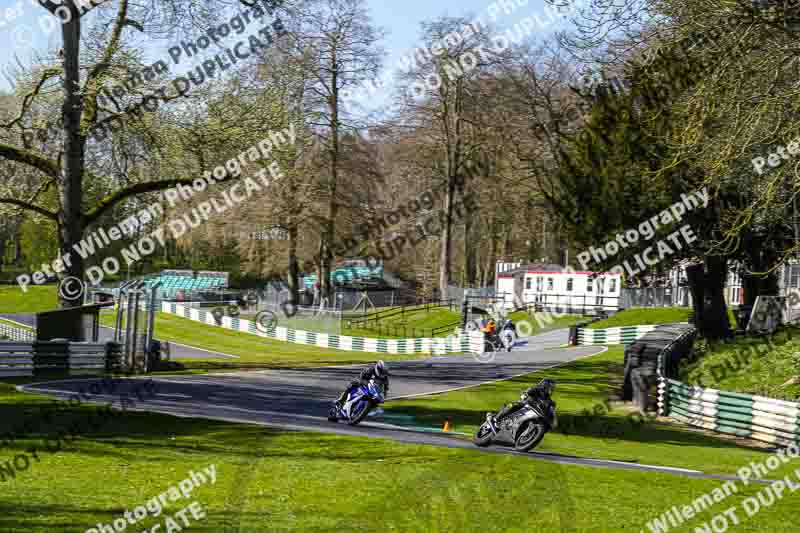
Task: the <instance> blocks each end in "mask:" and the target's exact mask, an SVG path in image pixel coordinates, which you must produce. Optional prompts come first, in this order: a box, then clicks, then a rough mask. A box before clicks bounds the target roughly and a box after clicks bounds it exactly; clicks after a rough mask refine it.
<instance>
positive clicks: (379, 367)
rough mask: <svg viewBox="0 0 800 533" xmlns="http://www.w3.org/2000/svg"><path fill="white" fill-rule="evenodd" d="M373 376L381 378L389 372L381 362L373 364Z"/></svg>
mask: <svg viewBox="0 0 800 533" xmlns="http://www.w3.org/2000/svg"><path fill="white" fill-rule="evenodd" d="M375 375H376V376H378V377H381V378H384V377H386V376H388V375H389V371H388V370H387V369H386V363H384V362H383V361H378V362H377V363H375Z"/></svg>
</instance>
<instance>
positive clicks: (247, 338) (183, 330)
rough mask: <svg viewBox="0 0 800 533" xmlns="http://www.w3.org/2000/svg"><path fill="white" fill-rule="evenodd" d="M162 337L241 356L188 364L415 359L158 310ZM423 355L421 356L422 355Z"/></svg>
mask: <svg viewBox="0 0 800 533" xmlns="http://www.w3.org/2000/svg"><path fill="white" fill-rule="evenodd" d="M101 322H102V323H103V324H104V325H106V326H113V324H114V318H113V316H111V315H101ZM155 335H156V337H157V338H158V339H161V340H165V341H171V342H177V343H181V344H186V345H188V346H194V347H197V348H202V349H204V350H209V351H212V352H218V353H223V354H228V355H236V356H238V357H239V358H238V359H236V360H232V359H230V358H220V359H211V360H209V359H199V360H190V359H180V360H177V362H178V363H180V364H181V365H183V367H185V368H205V367H207V366H209V362H211V363H213V364H212V365H211V366H213V367H235V368H241V367H258V366H264V367H275V368H278V367H305V366H320V365H332V364H358V363H365V362H372V361H375V360H377V359H384V360H386V361H392V360H404V359H413V358H414V355H407V354H403V355H400V354H378V353H371V352H348V351H344V350H332V349H328V348H319V347H316V346H307V345H304V344H294V343H290V342H283V341H277V340H273V339H265V338H263V337H258V336H256V335H252V334H250V333H243V332H241V331H232V330H229V329H224V328H221V327H215V326H210V325H204V324H201V323H199V322H194V321H192V320H189V319H188V318H183V317H179V316H175V315H171V314H169V313H158V314H157V315H156V322H155ZM420 357H421V356H420Z"/></svg>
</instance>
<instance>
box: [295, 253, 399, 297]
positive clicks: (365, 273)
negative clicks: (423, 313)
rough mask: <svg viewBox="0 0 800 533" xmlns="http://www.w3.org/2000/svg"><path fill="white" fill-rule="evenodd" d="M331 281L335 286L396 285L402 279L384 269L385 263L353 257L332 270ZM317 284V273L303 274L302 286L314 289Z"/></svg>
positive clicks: (310, 289)
mask: <svg viewBox="0 0 800 533" xmlns="http://www.w3.org/2000/svg"><path fill="white" fill-rule="evenodd" d="M331 282H332V283H333V284H334V285H335V286H353V285H363V286H372V287H387V286H388V287H394V286H398V284H401V283H402V281H401V280H399V279H395V276H392V275H391V274H389V273H388V272H386V271H385V270H384V269H383V264H378V265H368V264H367V261H366V260H363V259H351V260H348V261H344V262H342V263H341V264H340V265H339V266H338V267H337V268H336V269H335V270H333V271H332V272H331ZM316 284H317V273H316V272H308V273H305V274H304V275H303V282H302V286H303V287H305V289H306V290H309V291H313V290H314V287H315V286H316Z"/></svg>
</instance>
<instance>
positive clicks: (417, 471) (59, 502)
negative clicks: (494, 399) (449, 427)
mask: <svg viewBox="0 0 800 533" xmlns="http://www.w3.org/2000/svg"><path fill="white" fill-rule="evenodd" d="M43 401H44V399H43V398H41V397H38V396H34V395H27V394H21V393H17V392H16V391H14V390H13V389H11V388H10V387H7V386H0V412H1V413H2V416H0V421H2V422H0V432H5V431H7V430H8V429H9V428H11V427H13V426H14V424H15V423H17V422H19V421H20V418H21V417H31V416H34V413H35V410H36V406H37V404H40V403H41V402H43ZM90 411H97V408H95V407H90V406H77V407H66V408H65V410H64V411H63V413H62V414H61V415H60V416H59V417H58V418H56V419H55V420H54V421H53V422H51V423H49V424H43V423H41V424H40V423H36V424H34V425H33V427H32V428H31V431H30V433H29V434H28V435H27V436H24V437H23V436H20V437H19V438H18V439H17V440H16V441H15V442H14V443H13V444H11V445H8V444H7V443H3V446H2V447H0V464H4V463H5V462H6V461H10V460H13V458H14V457H15V456H17V455H19V454H25V453H28V452H27V451H26V450H29V449H31V448H33V447H38V449H40V450H41V449H43V448H44V443H43V439H45V438H46V437H48V436H54V435H55V434H56V433H57V431H58V429H64V428H68V427H70V426H73V425H75V424H77V426H75V427H80V425H81V421H82V420H85V419H86V417H87V415H88V412H90ZM548 438H549V437H548ZM212 464H213V465H214V466H215V473H216V481H215V482H214V483H213V484H212V483H211V482H210V479H209V480H208V481H207V482H206V483H205V484H203V485H201V486H200V487H198V488H195V489H194V490H193V491H192V493H191V497H189V498H183V497H182V496H180V499H178V500H177V501H172V500H171V499H170V498H167V503H168V506H167V507H165V508H164V509H163V514H162V515H161V516H159V517H153V516H148V517H146V518H143V519H142V520H141V521H138V522H137V523H136V525H135V527H132V528H129V530H130V531H143V530H145V529H147V530H148V531H149V530H150V529H151V528H152V527H153V526H154V525H155V524H159V523H160V524H161V528H160V530H161V531H165V530H166V526H165V523H164V521H165V520H166V518H167V517H170V518H171V519H174V520H175V521H176V522H177V523H178V524H181V525H182V524H183V523H182V522H181V520H180V518H178V517H176V516H175V513H176V511H179V510H180V509H182V508H184V507H186V505H188V504H189V503H191V502H192V501H197V502H198V504H200V505H201V506H202V510H203V512H204V514H205V517H203V518H201V519H199V520H195V519H193V518H192V516H191V514H189V513H187V514H186V516H187V518H188V519H189V520H190V527H189V528H188V529H190V530H191V531H203V532H215V533H216V532H220V531H247V532H262V531H264V532H267V531H317V532H328V531H331V532H333V531H365V532H380V533H384V532H386V531H396V532H418V531H430V532H446V531H459V532H484V531H498V530H503V531H519V532H522V531H529V530H533V529H535V530H536V531H542V532H545V533H555V532H563V531H573V532H596V531H639V530H640V529H645V530H646V526H645V524H646V522H647V521H649V520H651V519H652V518H653V517H656V516H659V515H661V514H662V513H664V512H665V511H666V510H667V509H668V508H669V506H671V505H679V504H687V503H690V502H691V501H692V500H693V499H694V498H698V497H700V496H701V495H702V494H705V493H707V492H710V491H711V490H713V489H714V488H717V487H719V486H720V482H718V481H714V480H694V479H689V478H685V477H679V476H673V475H667V474H655V473H648V472H630V471H621V470H609V469H602V468H588V467H581V466H561V465H557V464H553V463H548V462H543V461H539V460H535V459H530V458H525V457H515V456H504V455H495V454H487V453H481V452H480V451H478V450H454V449H447V448H435V447H430V446H418V445H404V444H398V443H395V442H392V441H388V440H382V439H368V438H354V437H341V436H334V435H325V434H319V433H293V432H284V431H279V430H274V429H266V428H263V427H258V426H248V425H242V424H229V423H224V422H215V421H210V420H203V419H190V418H176V417H170V416H166V415H159V414H149V413H138V412H129V413H121V414H118V415H117V416H114V417H113V418H111V417H109V418H108V419H107V422H106V423H105V424H104V425H102V426H99V427H95V428H94V429H91V430H85V431H79V432H78V433H77V434H76V438H75V439H74V441H72V442H71V443H67V444H66V445H64V446H63V447H62V448H61V449H60V450H57V451H55V452H54V453H47V452H39V453H38V461H36V460H32V461H31V463H30V465H29V467H28V468H27V469H25V470H24V471H19V472H16V475H15V477H13V478H12V477H9V476H6V479H4V480H3V481H0V484H2V488H3V494H4V497H3V504H2V507H3V511H4V512H3V513H2V514H0V530H2V531H3V532H7V533H23V532H25V533H29V532H35V533H52V532H57V533H60V532H75V531H86V530H87V529H89V528H92V527H96V525H97V524H98V523H102V524H110V523H111V522H112V521H113V520H114V519H119V518H123V517H124V513H125V511H126V510H128V511H132V510H133V509H135V508H136V507H137V506H141V505H145V504H147V503H148V502H149V501H151V500H152V499H153V498H155V497H157V496H158V495H159V494H161V493H163V492H165V491H167V489H168V488H169V487H171V486H177V484H178V483H179V482H180V481H181V480H183V479H185V478H187V477H188V476H189V471H193V472H198V471H201V470H203V469H204V468H206V467H209V466H210V465H212ZM642 487H647V490H642ZM754 493H755V491H754V490H752V488H743V489H742V490H741V491H740V492H738V493H737V494H735V495H733V496H731V497H730V499H729V500H727V501H726V502H725V505H724V506H725V507H727V506H729V505H735V504H738V503H740V502H741V500H742V499H743V498H744V497H745V496H752V495H754ZM654 494H657V495H658V497H653V495H654ZM720 507H722V506H720ZM720 510H721V509H720ZM713 512H714V511H707V512H706V513H704V514H703V515H701V516H700V517H698V518H697V519H695V520H693V521H692V522H690V523H689V525H690V526H691V525H699V524H700V523H701V522H702V521H704V520H710V518H711V517H712V516H713ZM793 513H794V506H793V505H791V503H790V502H788V501H781V502H778V503H776V504H775V505H773V506H772V507H770V508H768V509H765V510H764V511H762V512H761V513H760V514H759V515H758V516H757V517H756V518H753V519H751V520H750V521H746V522H744V523H743V524H742V525H740V526H738V527H737V531H742V532H752V533H755V532H759V533H760V532H763V531H770V532H777V533H788V532H791V531H795V530H796V525H795V521H794V520H793V519H792V517H793V516H794V514H793ZM173 531H177V529H173ZM675 531H694V529H693V528H691V529H689V528H687V529H683V530H678V529H675Z"/></svg>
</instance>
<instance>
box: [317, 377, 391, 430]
mask: <svg viewBox="0 0 800 533" xmlns="http://www.w3.org/2000/svg"><path fill="white" fill-rule="evenodd" d="M382 403H383V393H382V391H381V386H380V385H378V384H377V383H375V380H374V379H371V380H369V382H368V383H367V384H366V385H360V386H359V387H358V388H356V389H355V390H352V391H350V394H348V395H347V398H346V399H345V401H344V403H342V406H341V407H339V406H338V405H337V404H336V403H335V402H334V404H333V405H332V406H331V409H330V411H329V412H328V420H330V421H331V422H338V421H339V420H344V421H346V422H347V423H348V424H349V425H351V426H355V425H356V424H358V423H359V422H361V421H362V420H364V418H365V417H366V416H367V415H368V414H369V412H370V411H372V410H373V409H374V408H375V407H377V406H378V405H380V404H382Z"/></svg>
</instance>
